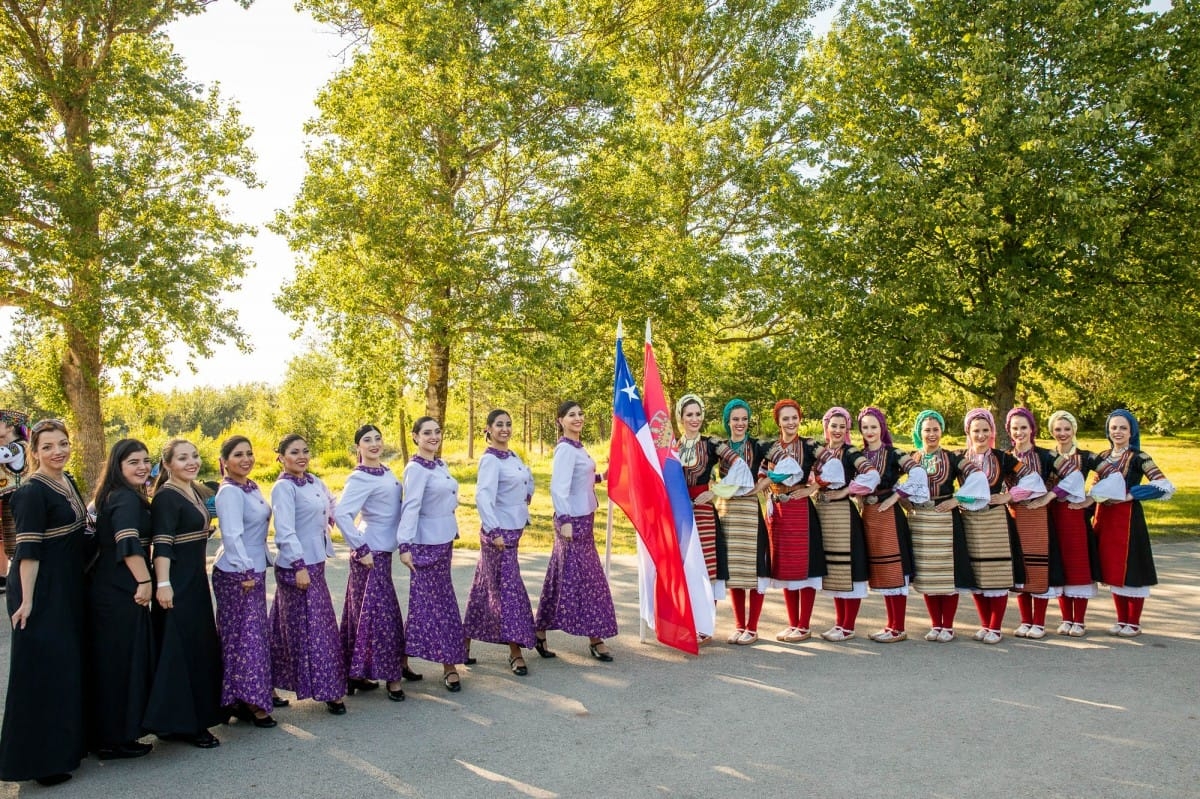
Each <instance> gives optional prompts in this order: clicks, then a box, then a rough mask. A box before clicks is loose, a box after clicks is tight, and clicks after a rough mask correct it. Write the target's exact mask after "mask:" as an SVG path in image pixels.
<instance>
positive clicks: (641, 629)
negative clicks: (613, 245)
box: [638, 317, 650, 644]
mask: <svg viewBox="0 0 1200 799" xmlns="http://www.w3.org/2000/svg"><path fill="white" fill-rule="evenodd" d="M645 343H646V344H649V343H650V317H646V341H645ZM644 380H645V378H644V377H643V381H644ZM643 384H644V383H643ZM638 590H639V591H640V590H641V580H640V579H639V580H638ZM639 604H641V603H640V602H639ZM638 643H639V644H644V643H646V619H645V617H644V616H642V614H641V613H638Z"/></svg>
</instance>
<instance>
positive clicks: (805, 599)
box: [799, 588, 817, 630]
mask: <svg viewBox="0 0 1200 799" xmlns="http://www.w3.org/2000/svg"><path fill="white" fill-rule="evenodd" d="M816 601H817V589H815V588H801V589H800V625H799V626H800V629H802V630H807V629H808V628H809V627H811V626H812V612H813V605H814V604H815V603H816Z"/></svg>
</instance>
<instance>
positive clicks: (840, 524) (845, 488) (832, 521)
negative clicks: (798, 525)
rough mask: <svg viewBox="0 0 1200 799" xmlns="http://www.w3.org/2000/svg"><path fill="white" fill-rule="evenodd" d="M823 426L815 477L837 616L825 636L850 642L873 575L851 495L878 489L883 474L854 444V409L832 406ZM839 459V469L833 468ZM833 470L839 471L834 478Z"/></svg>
mask: <svg viewBox="0 0 1200 799" xmlns="http://www.w3.org/2000/svg"><path fill="white" fill-rule="evenodd" d="M821 424H822V426H823V427H824V428H825V447H824V448H823V449H822V450H821V452H820V453H819V455H818V458H817V471H816V473H815V475H814V478H813V479H814V482H815V483H816V484H817V485H818V486H819V487H820V493H819V494H818V500H817V504H816V511H817V516H818V517H820V519H821V535H822V538H823V540H824V543H825V566H826V574H825V579H824V581H823V583H822V590H824V591H828V592H830V593H831V594H833V607H834V612H835V614H836V620H835V623H834V626H833V627H831V628H830V629H828V630H826V631H825V632H823V633H821V637H822V638H824V639H825V640H826V641H848V640H850V639H851V638H853V637H854V625H855V622H856V621H857V620H858V610H859V608H860V607H862V601H863V598H864V597H865V596H866V595H867V578H868V576H869V572H868V568H867V545H866V540H865V539H864V538H863V526H862V518H861V516H860V515H859V512H858V508H857V507H856V506H855V505H854V503H853V502H851V501H850V497H852V496H865V495H868V494H870V493H871V492H873V491H874V490H875V488H876V487H877V486H878V485H879V472H878V470H876V468H875V466H874V464H872V463H871V460H870V459H869V458H867V457H866V456H865V455H864V454H863V453H862V452H861V451H860V450H858V449H856V448H855V447H853V446H851V445H850V411H848V410H846V409H845V408H840V407H833V408H830V409H829V410H827V411H826V412H825V415H824V416H823V417H822V418H821ZM834 463H836V464H838V467H840V468H836V467H831V464H834ZM829 471H834V472H835V474H834V475H833V476H832V477H833V479H830V475H829ZM850 475H854V476H853V478H851V477H850Z"/></svg>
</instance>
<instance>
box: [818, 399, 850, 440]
mask: <svg viewBox="0 0 1200 799" xmlns="http://www.w3.org/2000/svg"><path fill="white" fill-rule="evenodd" d="M835 416H841V417H843V418H844V419H845V420H846V443H847V444H848V443H850V420H851V419H853V418H854V417H853V416H851V415H850V411H848V410H846V409H845V408H843V407H841V406H839V405H834V406H833V407H832V408H830V409H829V410H827V411H825V415H824V416H822V417H821V427H823V428H824V429H825V443H826V444H828V443H829V420H830V419H832V418H833V417H835Z"/></svg>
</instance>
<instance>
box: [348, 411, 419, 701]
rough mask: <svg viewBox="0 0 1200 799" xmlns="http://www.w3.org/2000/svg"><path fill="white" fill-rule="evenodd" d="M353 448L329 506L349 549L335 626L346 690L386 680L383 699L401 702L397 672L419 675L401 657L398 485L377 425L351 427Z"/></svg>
mask: <svg viewBox="0 0 1200 799" xmlns="http://www.w3.org/2000/svg"><path fill="white" fill-rule="evenodd" d="M354 447H355V449H356V450H357V452H358V466H356V467H355V468H354V471H352V472H351V473H350V476H349V477H348V478H346V485H345V486H344V487H343V488H342V496H341V498H340V499H339V500H338V504H337V507H336V508H335V509H334V512H333V518H334V521H335V522H336V523H337V527H338V529H339V530H341V532H342V536H343V537H344V538H345V539H346V544H347V545H348V546H349V547H350V578H349V579H348V580H347V581H346V602H345V605H344V607H343V609H342V625H341V634H342V650H343V651H344V652H345V653H346V678H347V679H346V683H347V687H346V692H347V693H349V694H353V693H354V692H355V691H372V690H374V689H375V688H378V687H379V683H377V682H376V680H385V681H386V683H387V685H386V687H387V697H388V699H390V700H392V701H393V702H403V701H404V689H403V688H402V687H401V678H404V679H406V680H409V681H415V680H419V679H421V675H420V674H417V673H415V672H413V671H411V670H409V668H408V664H407V661H406V660H405V656H404V619H403V617H402V616H401V615H400V600H399V599H398V598H397V597H396V584H395V583H394V582H393V581H392V555H393V554H394V553H395V552H396V549H397V548H398V547H399V543H398V542H397V540H396V528H397V527H398V526H399V524H400V504H401V497H402V496H403V490H402V489H401V487H400V481H399V480H398V479H396V475H394V474H392V471H391V470H390V469H389V468H388V467H387V466H386V465H384V463H383V462H382V458H383V434H382V433H381V432H380V430H379V428H378V427H376V426H375V425H373V424H365V425H363V426H362V427H360V428H358V430H357V431H355V433H354ZM355 517H358V519H359V522H358V524H355V522H354V520H355Z"/></svg>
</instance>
